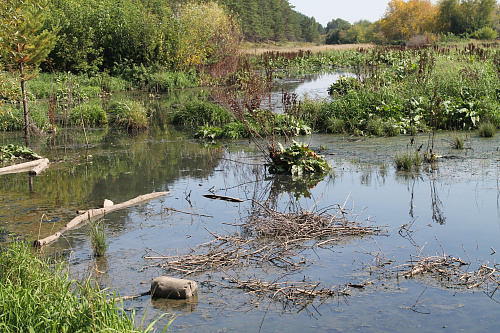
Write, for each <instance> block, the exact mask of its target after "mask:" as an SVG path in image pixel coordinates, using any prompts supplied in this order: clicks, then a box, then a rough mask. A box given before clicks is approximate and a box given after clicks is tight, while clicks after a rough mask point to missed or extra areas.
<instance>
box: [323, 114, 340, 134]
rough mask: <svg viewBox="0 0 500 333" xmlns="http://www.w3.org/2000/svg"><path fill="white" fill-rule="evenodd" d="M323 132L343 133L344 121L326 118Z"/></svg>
mask: <svg viewBox="0 0 500 333" xmlns="http://www.w3.org/2000/svg"><path fill="white" fill-rule="evenodd" d="M324 131H325V132H327V133H344V132H345V121H344V120H343V119H339V118H336V117H328V118H326V120H325V122H324Z"/></svg>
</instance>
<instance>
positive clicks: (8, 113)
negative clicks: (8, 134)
mask: <svg viewBox="0 0 500 333" xmlns="http://www.w3.org/2000/svg"><path fill="white" fill-rule="evenodd" d="M0 125H1V127H0V128H1V129H2V130H3V131H20V130H22V129H23V127H24V116H23V114H22V113H21V110H20V109H19V108H18V107H17V106H16V105H14V104H0Z"/></svg>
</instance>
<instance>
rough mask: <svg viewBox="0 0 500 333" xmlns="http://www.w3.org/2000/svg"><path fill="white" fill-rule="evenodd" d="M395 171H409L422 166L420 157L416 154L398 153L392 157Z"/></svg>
mask: <svg viewBox="0 0 500 333" xmlns="http://www.w3.org/2000/svg"><path fill="white" fill-rule="evenodd" d="M394 164H395V166H396V169H397V170H402V171H411V170H413V169H415V168H417V167H418V166H420V165H421V164H422V157H421V156H420V154H419V153H418V152H405V153H398V154H396V156H394Z"/></svg>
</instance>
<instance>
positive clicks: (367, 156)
mask: <svg viewBox="0 0 500 333" xmlns="http://www.w3.org/2000/svg"><path fill="white" fill-rule="evenodd" d="M314 82H318V83H317V84H318V86H322V87H324V85H325V82H328V79H326V78H324V77H323V76H321V78H320V79H318V80H317V81H314V80H312V81H310V82H309V83H307V84H313V83H314ZM330 83H331V82H330ZM328 84H329V83H328ZM298 87H300V82H299V84H298V86H297V88H296V89H299V88H298ZM308 89H309V88H308ZM310 89H311V91H314V89H319V90H321V89H323V88H318V87H316V88H314V87H311V88H310ZM9 135H10V134H9ZM9 135H8V136H7V137H6V138H5V139H6V140H9V141H12V142H15V141H16V140H19V141H21V140H22V134H20V133H19V134H13V135H12V136H9ZM17 135H19V137H17ZM88 135H89V140H90V142H92V147H91V148H90V150H89V154H90V155H91V157H90V158H89V159H88V161H87V160H85V158H84V157H85V153H86V152H85V145H84V144H83V143H84V138H83V134H82V133H80V132H79V131H75V132H74V133H72V134H71V135H70V136H68V139H67V142H66V143H65V144H64V145H63V143H61V142H59V143H58V145H57V146H58V147H59V148H58V149H57V150H54V149H51V148H47V147H50V146H51V145H50V144H47V142H50V140H51V138H50V137H49V138H43V139H41V141H40V142H39V143H38V147H39V149H40V151H41V153H42V154H43V155H44V156H47V157H49V158H50V160H51V161H53V163H52V164H51V166H50V167H49V169H47V170H46V171H44V172H43V173H42V174H40V175H38V176H36V177H34V178H29V176H28V175H26V174H15V175H6V176H2V181H1V182H0V216H1V217H2V219H1V221H2V225H1V227H2V228H3V229H2V230H4V231H3V232H2V233H1V234H0V235H4V236H5V235H6V234H14V235H19V236H20V237H22V238H27V239H29V240H33V239H36V238H37V237H45V236H47V235H49V234H51V233H53V232H55V231H56V230H58V229H59V228H60V227H62V226H63V225H64V224H66V223H67V222H68V221H69V220H70V219H71V218H73V217H74V216H75V212H76V210H77V209H88V208H90V207H98V206H99V205H102V202H103V200H104V199H110V200H112V201H114V202H115V203H119V202H123V201H126V200H129V199H131V198H134V197H136V196H138V195H141V194H145V193H150V192H154V191H170V194H169V195H167V196H165V197H162V198H159V199H155V200H152V201H150V202H148V203H146V204H144V205H141V206H134V207H131V208H128V209H124V210H120V211H117V212H114V213H111V214H109V215H107V216H106V217H105V223H106V225H107V231H108V236H109V242H110V248H109V250H108V254H107V255H106V257H105V258H104V259H99V260H97V259H95V258H93V257H92V253H91V250H90V248H89V243H88V236H87V229H86V228H85V227H83V228H81V229H77V230H72V231H69V232H67V233H66V234H65V235H64V237H62V238H61V239H60V240H59V241H57V242H56V243H54V244H53V245H51V247H50V249H51V250H55V251H65V253H68V256H69V262H70V263H71V267H72V271H73V272H74V274H75V275H84V274H85V273H87V272H94V273H95V274H96V275H97V277H98V281H99V282H100V284H101V285H102V286H112V287H113V288H114V289H115V290H117V291H118V292H119V293H120V294H121V295H133V294H137V293H141V292H143V291H146V290H148V288H149V282H150V280H151V279H152V278H154V277H156V276H159V275H163V274H167V273H166V272H165V270H164V269H161V268H158V267H156V266H155V265H156V264H158V263H162V261H161V260H149V259H145V256H147V255H152V254H154V255H155V256H157V255H158V253H159V254H162V255H168V254H170V255H173V254H176V253H181V254H183V253H188V252H189V249H190V248H191V249H195V251H199V250H198V249H197V248H196V245H198V244H202V243H205V242H207V241H210V240H212V239H213V237H212V236H211V234H210V233H209V232H212V233H220V234H227V233H229V232H234V231H237V230H238V229H237V227H234V226H232V225H231V224H237V223H241V222H242V221H244V220H245V218H246V217H247V216H248V215H249V213H250V212H251V210H252V205H251V199H255V200H258V201H260V202H263V201H265V200H269V201H270V202H273V203H274V204H275V208H276V209H278V210H280V211H289V210H293V209H298V208H302V209H311V207H313V206H316V207H318V209H321V208H322V207H328V206H331V205H334V204H341V205H344V203H345V208H346V209H349V210H352V213H353V214H354V215H356V216H357V219H358V220H359V221H363V223H368V222H367V221H368V220H369V221H370V222H369V223H370V224H372V225H377V226H381V227H382V229H383V230H384V232H383V233H382V235H379V236H369V237H346V238H342V239H339V240H338V241H337V242H332V243H331V244H330V245H329V246H326V247H319V248H314V249H306V250H304V251H303V252H302V253H301V254H302V255H303V256H304V257H305V258H306V259H307V260H309V261H310V262H311V264H309V265H305V266H303V267H302V268H301V269H299V270H297V271H294V272H291V271H284V270H283V269H280V268H278V267H276V266H273V265H255V264H254V265H250V266H243V267H241V268H239V269H232V270H228V271H227V272H224V271H222V270H220V269H216V270H214V271H210V272H208V273H203V274H195V275H192V276H189V278H191V279H194V280H196V281H197V282H198V283H199V285H200V292H199V295H198V297H197V299H195V300H191V301H189V302H182V301H177V302H175V301H162V300H157V301H154V302H153V303H152V304H151V303H150V299H149V298H147V297H142V298H138V299H135V300H133V301H127V302H125V303H124V306H125V307H126V308H135V309H136V310H137V314H138V319H140V317H141V316H142V315H143V313H144V312H147V314H146V317H147V318H148V319H150V318H153V317H154V316H155V315H156V314H159V313H163V312H165V311H166V312H169V313H173V314H177V315H178V317H177V318H176V319H175V321H174V323H173V326H172V330H173V331H178V332H192V331H196V332H219V331H237V332H256V331H261V332H303V331H327V332H351V331H361V332H386V331H405V332H414V331H415V332H434V331H437V330H442V329H444V328H446V329H447V330H450V331H459V330H463V331H468V332H469V331H470V332H474V331H485V330H495V329H499V327H500V324H499V322H498V320H497V319H496V318H497V314H498V310H499V308H498V306H499V305H498V298H496V295H495V294H494V293H493V291H494V290H495V289H494V288H495V287H496V286H495V285H490V288H492V289H489V290H488V289H482V290H478V289H475V290H474V289H472V290H468V289H466V288H464V287H460V286H457V285H454V284H452V283H450V281H448V279H447V278H444V279H443V278H442V277H440V276H438V275H435V274H426V275H424V276H419V277H415V278H411V279H405V278H404V277H401V278H399V279H398V278H396V277H395V274H394V272H396V273H397V271H396V270H393V271H392V272H393V273H390V272H389V271H387V270H389V269H390V268H391V267H396V266H397V265H403V264H405V263H407V261H408V260H410V259H411V258H412V256H418V255H429V256H431V255H436V254H440V255H441V254H443V252H445V253H446V255H450V256H453V257H460V258H461V259H463V260H464V261H466V262H470V266H467V267H464V268H463V269H464V270H465V271H473V270H476V269H478V268H479V266H480V265H481V264H483V263H487V264H488V265H489V266H490V267H494V265H495V264H496V261H498V260H499V257H498V255H499V254H498V253H497V252H496V251H497V250H500V245H499V243H498V239H500V237H499V236H500V185H499V179H500V161H499V154H498V147H499V143H500V139H499V138H498V135H497V136H496V137H495V138H493V139H484V138H479V137H478V136H477V135H476V134H475V133H471V134H468V137H469V139H468V141H467V142H466V146H467V147H469V148H471V149H464V150H454V149H451V148H450V145H449V143H448V141H449V140H450V139H451V137H452V136H453V135H455V133H451V132H450V133H438V134H437V136H436V137H435V149H434V151H437V152H438V153H439V154H440V155H443V158H441V159H440V160H439V162H438V163H437V164H436V165H433V166H431V165H425V166H423V167H422V168H421V170H420V172H418V173H404V172H399V171H396V170H395V169H394V167H393V165H392V164H393V163H392V160H393V157H394V154H395V152H398V151H405V150H406V149H407V146H408V144H409V142H410V138H409V137H408V136H399V137H395V138H361V139H358V138H350V137H344V136H342V135H311V136H305V137H299V138H297V140H298V141H302V142H306V143H308V144H310V146H311V148H313V149H315V150H316V151H320V152H321V154H323V155H325V156H326V158H327V160H328V161H329V162H330V164H331V165H332V171H331V173H329V174H328V175H327V176H326V177H325V178H324V179H323V180H322V181H320V182H318V183H317V184H315V186H312V187H311V185H314V184H309V186H307V185H306V184H304V183H300V182H297V181H293V180H291V179H287V178H286V177H285V178H283V177H281V178H276V177H273V176H271V175H268V174H265V168H264V167H263V166H262V163H263V159H262V154H261V152H259V151H258V149H256V148H255V147H254V145H252V144H249V143H248V141H237V142H222V143H220V144H219V145H204V144H203V143H200V142H198V141H196V140H193V139H191V138H190V136H189V135H188V134H185V133H182V132H178V131H176V130H175V129H174V128H171V127H168V126H163V127H157V128H155V129H152V130H151V131H149V132H147V133H143V134H140V135H136V136H128V135H123V134H120V133H116V132H113V131H109V130H93V131H90V133H88ZM416 140H417V143H416V144H417V145H420V144H423V145H424V147H426V145H427V144H428V142H429V136H428V135H427V134H421V135H419V136H417V138H416ZM212 191H213V192H214V193H215V194H218V195H226V196H231V197H235V198H241V199H243V200H245V201H244V202H243V203H232V202H226V201H221V200H211V199H208V198H205V197H203V196H202V195H203V194H209V193H212ZM171 208H172V209H174V210H172V209H171ZM358 215H359V216H358ZM2 237H3V236H2ZM9 237H10V236H9ZM6 239H8V237H4V240H6ZM68 251H69V252H68ZM376 256H378V257H384V258H386V259H390V260H394V262H393V264H391V265H387V266H383V267H379V268H377V267H376V264H377V261H376ZM100 272H103V273H100ZM168 274H169V275H171V276H176V277H180V276H182V274H179V273H175V272H168ZM228 274H231V275H233V274H237V277H238V278H239V279H240V280H246V279H249V278H259V279H262V280H263V281H271V280H274V279H277V278H279V277H283V276H284V275H285V274H289V275H286V277H283V280H289V281H299V280H302V279H303V278H304V277H307V278H309V279H310V280H311V281H314V282H321V285H323V286H324V287H330V286H338V285H342V286H343V285H345V284H346V283H354V284H361V283H366V282H370V284H367V285H366V286H365V287H364V288H362V289H356V288H350V290H349V294H348V295H347V296H345V297H333V298H328V299H322V300H319V299H316V300H311V303H310V304H309V305H307V306H304V307H294V306H287V304H285V303H283V302H280V301H278V300H275V299H272V298H270V297H265V296H263V297H260V296H258V295H254V294H250V293H248V291H247V290H242V289H238V288H235V286H234V285H233V284H231V283H229V282H228V279H229V276H228ZM233 276H234V275H233ZM490 297H491V298H490ZM288 305H289V304H288ZM166 321H167V319H166V318H165V319H164V320H163V319H162V320H161V322H162V323H166Z"/></svg>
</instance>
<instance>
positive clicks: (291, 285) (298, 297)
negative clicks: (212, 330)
mask: <svg viewBox="0 0 500 333" xmlns="http://www.w3.org/2000/svg"><path fill="white" fill-rule="evenodd" d="M230 282H231V283H235V284H237V288H240V289H245V290H248V293H249V294H258V295H268V296H269V297H270V298H273V299H277V300H280V301H282V302H283V303H284V305H285V308H287V307H296V306H304V305H307V304H309V302H310V301H311V299H313V298H326V297H335V296H347V295H348V289H349V288H348V287H347V286H336V287H331V288H322V287H320V284H321V282H310V281H305V280H304V281H298V282H290V281H285V282H278V281H273V282H265V281H262V280H260V279H248V280H246V281H243V280H239V279H237V278H235V277H233V276H231V281H230Z"/></svg>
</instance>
